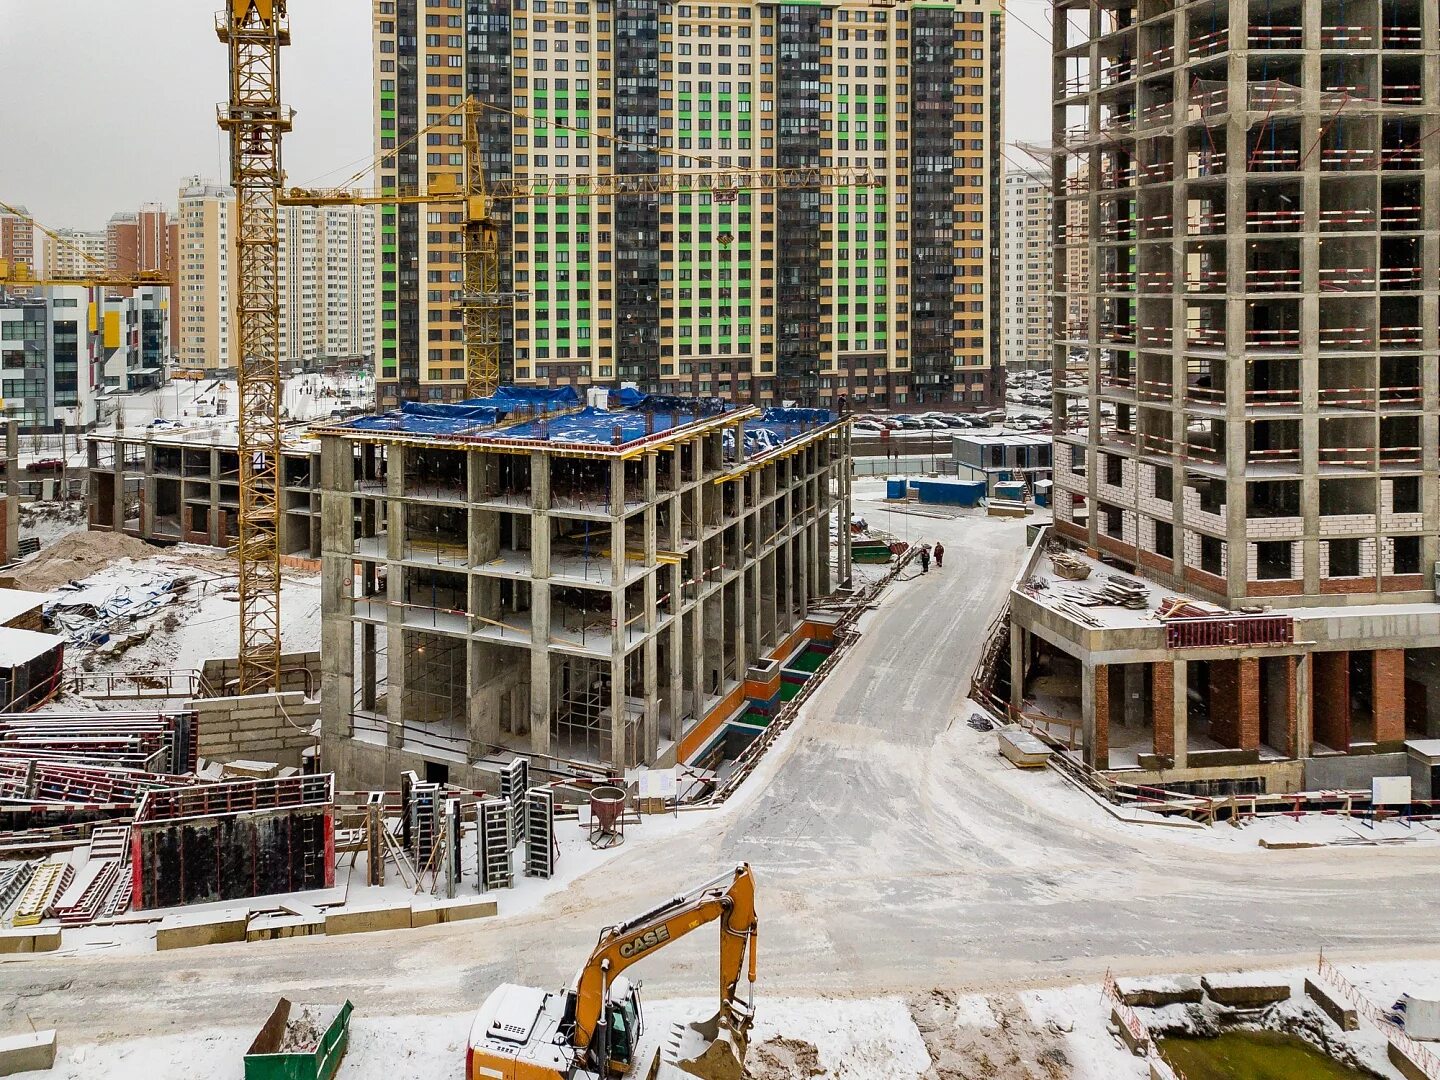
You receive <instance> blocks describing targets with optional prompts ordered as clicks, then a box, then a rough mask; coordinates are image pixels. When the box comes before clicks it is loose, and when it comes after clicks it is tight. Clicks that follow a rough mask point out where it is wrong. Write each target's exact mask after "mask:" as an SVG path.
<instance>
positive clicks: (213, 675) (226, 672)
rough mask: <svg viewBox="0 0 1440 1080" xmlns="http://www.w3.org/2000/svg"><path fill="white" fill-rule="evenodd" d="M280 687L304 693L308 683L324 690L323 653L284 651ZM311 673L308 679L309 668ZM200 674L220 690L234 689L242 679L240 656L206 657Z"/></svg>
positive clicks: (281, 660)
mask: <svg viewBox="0 0 1440 1080" xmlns="http://www.w3.org/2000/svg"><path fill="white" fill-rule="evenodd" d="M280 669H281V674H280V689H281V690H294V691H297V692H301V693H303V692H304V691H305V690H306V688H307V686H308V688H309V689H310V691H311V692H312V693H314V694H318V693H319V692H320V654H319V653H318V652H303V653H282V654H281V656H280ZM307 671H308V672H309V673H310V677H309V679H308V681H307V679H306V677H305V673H306V672H307ZM200 674H201V675H202V676H204V679H205V681H206V682H207V683H208V684H209V685H210V688H211V689H212V690H213V691H215V692H216V693H217V694H223V693H225V692H226V691H229V690H233V689H234V688H235V686H236V684H237V683H238V682H239V679H240V660H239V658H238V657H234V656H227V657H223V658H220V659H216V660H206V661H205V663H204V664H202V665H201V667H200Z"/></svg>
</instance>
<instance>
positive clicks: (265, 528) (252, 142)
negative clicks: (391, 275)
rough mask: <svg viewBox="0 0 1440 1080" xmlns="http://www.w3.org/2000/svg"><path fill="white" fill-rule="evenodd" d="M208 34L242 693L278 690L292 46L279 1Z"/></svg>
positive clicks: (251, 2)
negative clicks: (222, 77)
mask: <svg viewBox="0 0 1440 1080" xmlns="http://www.w3.org/2000/svg"><path fill="white" fill-rule="evenodd" d="M215 31H216V33H217V34H218V35H219V37H220V40H221V41H223V42H225V43H226V44H227V45H228V46H229V51H230V99H229V101H228V102H227V103H226V104H224V105H221V106H220V108H219V123H220V127H221V128H222V129H224V130H225V131H227V132H228V133H229V136H230V183H231V186H233V187H234V189H235V251H236V256H237V261H236V275H235V278H236V280H235V306H234V321H233V322H232V324H231V325H232V326H233V327H234V329H235V341H236V346H237V349H238V352H239V364H238V365H237V371H236V374H237V379H238V384H239V386H238V389H239V395H238V396H239V399H240V402H239V415H238V429H239V458H240V542H239V545H238V547H237V551H236V555H237V558H238V561H239V566H240V692H241V693H242V694H247V693H259V692H262V691H265V690H269V689H272V688H278V687H279V685H280V547H279V544H278V541H277V536H276V531H277V529H278V526H279V520H280V506H279V498H280V475H279V472H280V462H281V453H280V450H281V439H282V429H281V424H280V408H281V403H282V394H281V380H280V338H279V323H280V234H279V224H280V223H279V213H280V207H279V198H280V186H281V182H282V180H283V173H282V171H281V168H280V137H281V135H282V134H284V132H286V131H288V130H290V110H289V109H287V108H286V107H285V106H284V105H282V104H281V103H280V49H281V47H282V46H284V45H288V44H290V27H289V22H288V20H287V18H286V12H285V0H227V3H226V5H225V10H224V11H222V12H221V13H220V14H219V15H218V16H217V17H216V20H215Z"/></svg>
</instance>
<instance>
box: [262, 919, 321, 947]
mask: <svg viewBox="0 0 1440 1080" xmlns="http://www.w3.org/2000/svg"><path fill="white" fill-rule="evenodd" d="M324 932H325V916H323V915H320V914H318V913H317V914H315V915H257V916H256V917H255V918H253V919H251V920H250V925H249V926H248V927H246V929H245V940H246V941H275V940H277V939H279V938H292V937H309V936H310V935H312V934H323V933H324Z"/></svg>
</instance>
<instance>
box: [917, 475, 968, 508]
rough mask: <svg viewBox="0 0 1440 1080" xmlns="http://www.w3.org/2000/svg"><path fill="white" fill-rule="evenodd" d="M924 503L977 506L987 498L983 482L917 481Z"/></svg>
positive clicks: (921, 499)
mask: <svg viewBox="0 0 1440 1080" xmlns="http://www.w3.org/2000/svg"><path fill="white" fill-rule="evenodd" d="M915 488H916V490H917V491H919V493H920V501H921V502H922V503H932V504H936V505H942V506H976V505H978V504H979V502H980V500H981V499H982V498H984V496H985V482H984V481H983V480H917V481H915Z"/></svg>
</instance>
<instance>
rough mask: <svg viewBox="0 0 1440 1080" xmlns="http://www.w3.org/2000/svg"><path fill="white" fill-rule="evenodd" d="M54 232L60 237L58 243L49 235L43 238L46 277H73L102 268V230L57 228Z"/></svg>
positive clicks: (103, 241)
mask: <svg viewBox="0 0 1440 1080" xmlns="http://www.w3.org/2000/svg"><path fill="white" fill-rule="evenodd" d="M55 235H56V236H58V237H59V238H60V241H61V242H60V243H57V242H56V241H55V240H53V239H47V240H46V242H45V276H46V277H48V278H53V277H77V276H80V275H82V274H96V273H100V272H102V271H104V270H105V269H106V267H107V264H106V262H105V234H104V233H103V232H101V231H99V230H95V231H88V232H87V231H86V230H84V229H57V230H56V232H55Z"/></svg>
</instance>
